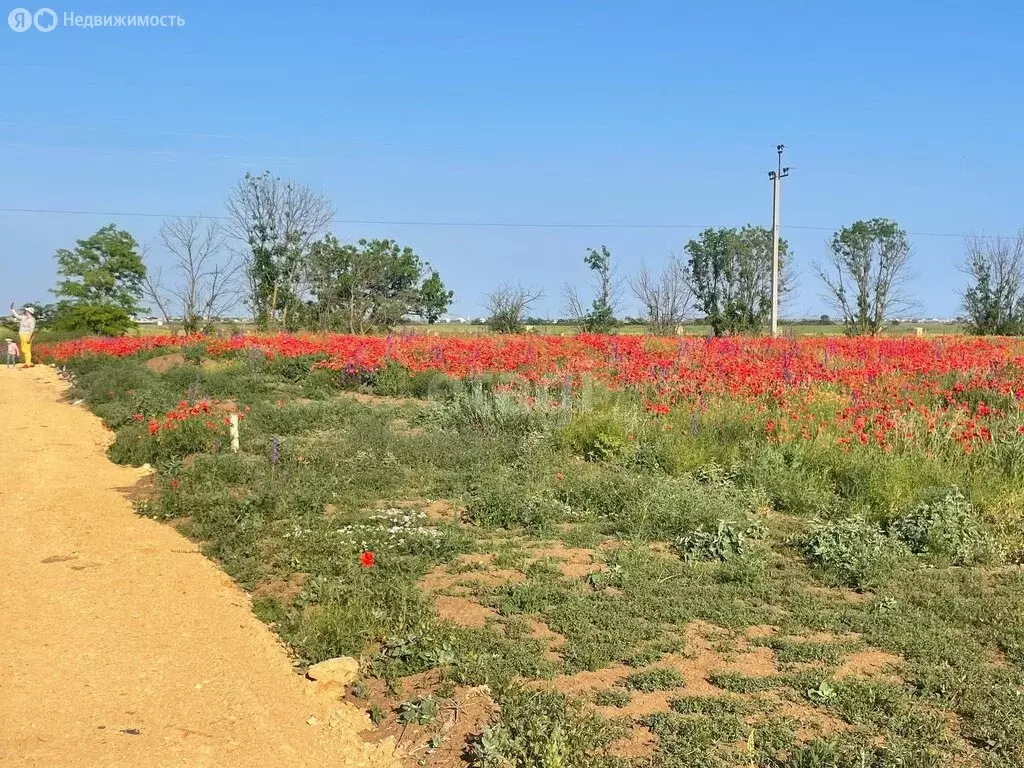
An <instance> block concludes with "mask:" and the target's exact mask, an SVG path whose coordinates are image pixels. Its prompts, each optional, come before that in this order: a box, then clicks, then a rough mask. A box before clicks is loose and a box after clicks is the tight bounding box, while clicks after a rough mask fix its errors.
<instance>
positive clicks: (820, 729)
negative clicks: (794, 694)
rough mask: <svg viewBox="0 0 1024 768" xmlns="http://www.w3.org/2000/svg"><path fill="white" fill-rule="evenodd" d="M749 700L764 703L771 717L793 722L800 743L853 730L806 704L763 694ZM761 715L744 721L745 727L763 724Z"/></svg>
mask: <svg viewBox="0 0 1024 768" xmlns="http://www.w3.org/2000/svg"><path fill="white" fill-rule="evenodd" d="M751 698H753V699H756V700H758V701H761V702H763V703H766V704H768V705H769V707H770V708H771V715H772V717H783V718H788V719H790V720H795V721H796V722H797V723H799V725H798V726H797V729H796V739H797V741H799V742H801V743H804V744H806V743H808V742H811V741H814V740H815V739H816V738H820V737H823V736H824V737H827V736H831V735H833V734H836V733H842V732H843V731H849V730H852V729H853V726H852V725H850V724H849V723H846V722H844V721H842V720H840V719H839V718H838V717H835V716H834V715H830V714H829V713H828V712H825V711H824V710H821V709H817V708H815V707H812V706H809V705H807V704H802V703H800V702H796V701H790V700H789V699H785V698H782V697H781V696H779V695H778V694H775V693H772V692H770V691H769V692H765V693H759V694H754V695H753V696H752V697H751ZM764 720H765V716H764V715H763V714H759V715H753V716H751V717H748V718H747V719H746V722H747V725H754V726H756V725H759V724H761V723H762V722H764Z"/></svg>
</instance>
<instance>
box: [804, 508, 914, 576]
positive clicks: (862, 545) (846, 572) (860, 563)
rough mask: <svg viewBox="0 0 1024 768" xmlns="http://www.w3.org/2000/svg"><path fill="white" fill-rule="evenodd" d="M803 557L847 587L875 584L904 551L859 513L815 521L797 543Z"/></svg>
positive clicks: (891, 568) (890, 568)
mask: <svg viewBox="0 0 1024 768" xmlns="http://www.w3.org/2000/svg"><path fill="white" fill-rule="evenodd" d="M799 545H800V548H801V550H802V551H803V554H804V557H805V558H807V560H808V561H809V562H810V563H811V564H812V565H815V566H818V567H819V568H821V569H822V570H823V571H825V572H826V573H827V574H829V575H830V576H831V577H832V578H833V579H835V580H836V581H837V582H838V583H840V584H843V585H845V586H849V587H856V588H868V587H872V586H876V585H878V584H879V583H880V582H881V581H882V580H883V579H885V578H886V577H887V576H888V575H889V574H891V573H892V572H893V570H894V569H895V568H896V567H897V566H898V564H899V562H900V560H901V558H902V556H903V555H904V554H905V552H906V550H905V549H904V547H903V546H902V545H901V544H900V543H899V542H897V541H896V540H895V539H892V538H891V537H889V536H887V535H886V534H885V532H884V531H883V530H882V529H881V528H880V527H879V526H878V525H877V524H875V523H872V522H870V521H868V520H866V519H865V518H864V517H861V516H854V517H850V518H847V519H844V520H836V521H829V522H818V523H816V524H814V525H813V526H812V527H811V531H810V533H809V534H808V535H807V536H805V537H804V538H803V539H802V540H801V541H800V542H799Z"/></svg>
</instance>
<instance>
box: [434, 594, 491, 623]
mask: <svg viewBox="0 0 1024 768" xmlns="http://www.w3.org/2000/svg"><path fill="white" fill-rule="evenodd" d="M434 608H435V609H436V610H437V615H438V616H440V617H441V618H442V619H443V620H445V621H450V622H452V623H453V624H458V625H459V626H460V627H485V626H487V622H489V621H496V620H497V619H498V614H497V612H496V611H494V610H492V609H491V608H488V607H486V606H484V605H480V603H478V602H477V601H476V600H473V599H472V598H469V597H459V596H453V595H439V596H437V597H435V598H434Z"/></svg>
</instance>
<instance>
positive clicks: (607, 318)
mask: <svg viewBox="0 0 1024 768" xmlns="http://www.w3.org/2000/svg"><path fill="white" fill-rule="evenodd" d="M583 262H584V263H585V264H586V265H587V267H588V268H589V269H590V271H591V272H593V273H594V282H595V288H596V291H595V293H596V296H595V297H594V300H593V301H592V302H591V304H590V307H589V308H587V306H586V304H585V303H584V301H583V300H582V299H581V298H580V295H579V292H578V291H577V290H576V288H574V287H573V286H571V285H567V286H566V287H565V303H566V313H567V314H568V315H569V317H570V318H571V319H572V320H573V322H575V323H576V324H577V325H578V326H579V327H580V330H582V331H583V332H584V333H610V332H611V330H612V329H613V328H614V327H615V326H616V325H617V324H618V321H617V320H616V319H615V312H616V310H617V309H618V305H619V300H620V287H621V286H620V285H619V282H618V280H616V278H615V269H614V267H613V266H612V254H611V252H610V251H609V250H608V249H607V248H606V247H605V246H603V245H602V246H601V250H599V251H598V250H595V249H594V248H587V255H586V256H585V257H584V258H583Z"/></svg>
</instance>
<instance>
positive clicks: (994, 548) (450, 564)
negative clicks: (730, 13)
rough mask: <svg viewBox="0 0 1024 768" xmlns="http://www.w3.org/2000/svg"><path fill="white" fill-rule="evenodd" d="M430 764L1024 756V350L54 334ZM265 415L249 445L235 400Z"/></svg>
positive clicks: (218, 538) (360, 691)
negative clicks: (235, 446) (234, 443)
mask: <svg viewBox="0 0 1024 768" xmlns="http://www.w3.org/2000/svg"><path fill="white" fill-rule="evenodd" d="M42 354H43V355H44V357H45V359H47V360H48V361H50V362H53V363H55V364H58V365H61V366H64V367H66V369H67V371H68V374H69V376H70V377H71V378H72V390H71V393H70V395H71V396H72V397H74V398H76V399H82V400H83V401H85V402H86V404H88V406H89V407H91V408H92V409H93V410H94V412H95V413H96V414H97V415H99V416H100V417H102V418H103V419H104V421H105V422H106V424H107V425H108V426H109V427H110V429H111V430H113V432H114V440H113V442H112V445H111V447H110V456H111V458H112V459H113V460H115V461H118V462H122V463H130V464H142V463H148V464H149V465H151V466H152V467H154V468H156V473H157V474H156V480H155V485H156V488H155V492H154V493H152V494H149V495H148V496H147V497H146V498H145V500H143V501H140V502H139V503H138V509H139V512H140V514H144V515H147V516H149V517H153V518H155V519H158V520H165V521H168V522H169V523H171V524H174V525H175V526H176V527H178V529H179V530H180V531H182V532H183V533H185V534H186V535H188V536H190V537H192V538H194V539H196V540H197V541H199V542H201V543H202V545H203V547H204V552H206V553H207V554H208V555H209V556H211V557H213V558H215V559H217V561H218V562H219V563H220V564H221V565H222V567H223V568H224V569H225V570H226V571H227V572H228V573H230V574H231V575H232V576H233V577H234V578H235V579H237V580H238V582H239V583H241V584H242V585H243V586H244V587H245V588H247V589H249V590H250V591H251V593H252V596H253V608H254V610H255V611H256V613H257V615H259V616H260V617H261V618H262V619H264V620H265V621H267V622H268V623H269V624H270V625H271V626H272V627H273V628H274V629H275V631H276V632H278V633H279V635H280V636H281V638H282V639H283V640H284V641H285V642H286V643H287V644H288V646H289V647H290V648H291V649H292V652H293V654H294V657H295V661H296V664H297V666H298V667H299V668H300V669H302V668H304V667H305V666H306V665H309V664H313V663H317V662H319V661H323V660H326V659H330V658H336V657H340V656H351V657H353V658H356V659H358V660H359V662H360V679H359V680H358V681H357V682H356V683H355V684H354V685H353V686H351V687H350V688H349V689H347V695H348V697H349V699H350V700H351V701H353V702H355V703H357V704H359V705H360V706H363V707H365V708H366V709H367V710H368V712H369V713H370V714H371V717H372V719H373V721H374V722H375V723H376V724H377V726H378V736H380V735H387V734H391V735H394V736H395V737H396V738H400V741H401V743H402V745H403V747H404V748H405V749H406V751H407V754H408V755H409V765H410V766H411V765H428V766H444V767H445V768H449V767H451V768H455V767H456V766H480V767H482V768H499V767H500V768H506V767H507V766H513V767H514V768H528V767H529V768H532V767H533V766H545V767H546V768H559V767H562V766H565V767H568V768H582V767H583V766H586V767H587V768H592V767H593V766H597V767H598V768H687V767H688V766H723V767H724V766H730V767H732V766H744V767H748V768H749V766H759V767H761V768H808V767H809V766H821V767H822V768H866V767H871V768H889V767H890V766H901V767H904V768H936V767H938V766H942V767H946V766H948V767H949V768H953V767H956V768H961V767H963V766H978V767H979V768H1010V767H1011V766H1019V765H1022V764H1024V694H1022V692H1024V612H1022V611H1021V610H1020V606H1021V605H1022V604H1024V570H1022V567H1021V563H1022V562H1024V486H1022V484H1024V419H1022V415H1021V411H1020V402H1021V399H1022V398H1024V344H1022V343H1021V342H1018V341H1014V340H1009V339H995V340H992V339H989V340H977V339H969V338H964V337H940V338H929V339H919V338H912V339H886V338H876V339H866V338H860V339H846V338H821V337H814V338H810V337H809V338H802V339H776V340H773V339H756V338H725V339H697V338H679V339H667V338H645V337H640V336H586V335H580V336H536V335H526V336H513V337H476V338H459V337H435V336H429V335H413V334H405V335H393V336H387V337H384V336H381V337H358V336H346V335H330V336H290V335H276V336H240V337H237V338H232V339H226V338H216V337H199V336H195V337H188V338H180V337H179V338H175V337H141V338H122V339H83V340H78V341H73V342H64V343H60V344H55V345H51V346H49V347H47V348H44V349H43V350H42ZM231 414H235V415H236V416H237V417H238V419H239V420H240V425H239V430H240V445H241V449H240V450H239V451H238V452H237V453H236V452H233V451H232V450H231V447H230V440H229V436H228V424H229V423H230V416H231Z"/></svg>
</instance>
